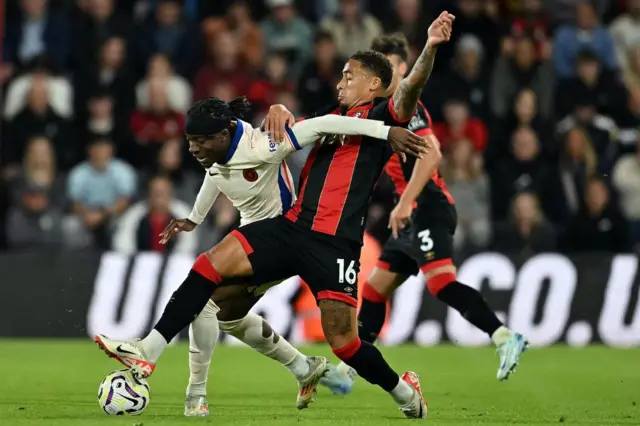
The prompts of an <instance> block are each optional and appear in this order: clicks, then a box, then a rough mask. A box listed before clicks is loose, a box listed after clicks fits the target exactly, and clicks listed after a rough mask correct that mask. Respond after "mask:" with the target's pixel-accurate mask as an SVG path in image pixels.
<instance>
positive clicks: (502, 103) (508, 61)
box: [490, 37, 554, 120]
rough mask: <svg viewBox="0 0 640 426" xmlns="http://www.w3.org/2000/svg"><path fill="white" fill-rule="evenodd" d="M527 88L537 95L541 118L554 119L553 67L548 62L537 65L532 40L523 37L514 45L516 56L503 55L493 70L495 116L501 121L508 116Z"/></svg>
mask: <svg viewBox="0 0 640 426" xmlns="http://www.w3.org/2000/svg"><path fill="white" fill-rule="evenodd" d="M524 89H531V90H532V91H533V92H535V97H536V101H537V105H535V109H536V111H537V112H538V113H539V115H540V117H541V118H542V119H544V120H549V119H551V118H552V110H553V89H554V76H553V67H552V66H551V64H549V63H548V62H538V61H537V60H536V56H535V51H534V45H533V42H532V40H531V39H529V38H524V37H523V38H520V39H519V40H517V41H516V42H515V47H514V53H513V56H511V57H506V56H504V55H503V56H501V57H500V58H499V59H498V60H497V61H496V65H495V67H494V69H493V76H492V78H491V92H490V93H491V97H490V102H491V111H492V112H493V114H494V116H495V117H496V118H498V119H503V118H506V117H508V116H509V112H510V111H511V106H512V105H513V100H514V99H515V97H516V95H517V94H518V93H519V92H521V91H522V90H524Z"/></svg>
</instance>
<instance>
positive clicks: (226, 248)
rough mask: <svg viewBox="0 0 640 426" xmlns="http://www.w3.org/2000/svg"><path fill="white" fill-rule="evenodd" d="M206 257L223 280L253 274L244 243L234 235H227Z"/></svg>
mask: <svg viewBox="0 0 640 426" xmlns="http://www.w3.org/2000/svg"><path fill="white" fill-rule="evenodd" d="M205 255H206V256H207V258H208V259H209V261H210V262H211V264H212V265H213V267H214V268H215V269H216V271H218V273H219V274H220V275H221V276H222V277H223V278H232V277H243V276H250V275H251V274H252V273H253V270H252V268H251V262H249V258H248V257H247V253H246V251H245V249H244V247H243V245H242V243H241V242H240V240H238V239H237V238H236V237H235V236H233V235H227V236H226V237H225V238H224V239H223V240H222V241H221V242H220V243H218V244H216V246H215V247H213V248H212V249H211V250H209V251H207V252H206V253H205Z"/></svg>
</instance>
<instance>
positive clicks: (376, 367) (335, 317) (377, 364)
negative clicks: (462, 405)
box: [318, 298, 427, 418]
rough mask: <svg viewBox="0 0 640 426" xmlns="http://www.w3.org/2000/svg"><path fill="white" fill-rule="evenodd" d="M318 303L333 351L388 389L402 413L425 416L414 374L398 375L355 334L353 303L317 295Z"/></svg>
mask: <svg viewBox="0 0 640 426" xmlns="http://www.w3.org/2000/svg"><path fill="white" fill-rule="evenodd" d="M318 305H319V307H320V313H321V318H322V329H323V331H324V334H325V337H326V339H327V342H328V343H329V344H330V345H331V348H332V349H333V353H334V354H335V355H336V356H337V357H338V358H340V359H341V360H342V361H344V362H345V363H346V364H348V365H349V366H351V367H352V368H354V369H355V370H356V371H357V372H358V374H359V375H360V377H362V378H364V379H365V380H366V381H368V382H369V383H371V384H373V385H378V386H380V387H381V388H382V389H384V390H385V391H386V392H388V393H389V394H390V395H391V397H392V398H393V400H394V401H395V402H396V404H397V405H398V407H399V408H400V410H401V411H402V412H403V413H404V414H405V416H407V417H409V418H426V416H427V405H426V402H425V401H424V398H423V397H422V393H421V390H420V382H419V378H418V375H417V374H416V373H414V372H406V373H404V374H403V375H402V377H400V376H399V375H398V374H397V373H396V372H395V371H394V370H393V369H392V368H391V367H390V366H389V364H388V363H387V361H386V360H385V359H384V357H383V356H382V353H380V351H379V350H378V349H377V348H376V347H375V346H374V345H373V344H371V343H369V342H366V341H364V340H361V339H360V338H359V337H358V328H357V314H356V307H355V304H348V303H345V302H344V301H341V300H335V299H328V298H327V299H321V300H320V302H319V304H318Z"/></svg>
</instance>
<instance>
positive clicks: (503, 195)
mask: <svg viewBox="0 0 640 426" xmlns="http://www.w3.org/2000/svg"><path fill="white" fill-rule="evenodd" d="M511 153H512V155H513V156H512V157H511V158H509V159H506V160H503V161H501V162H499V163H497V164H496V165H495V167H493V168H492V169H491V170H490V173H491V198H492V203H491V205H492V212H493V217H494V219H497V220H504V218H505V217H506V216H507V214H508V210H509V202H510V200H511V199H512V198H513V196H514V195H515V194H517V193H519V192H523V191H527V192H532V193H534V194H536V195H538V197H540V198H542V199H543V202H544V200H545V199H546V197H545V196H546V191H547V190H548V189H550V188H547V182H548V179H549V174H550V170H549V167H548V165H547V164H546V163H545V162H544V158H543V157H542V156H541V150H540V141H539V140H538V137H537V136H536V134H535V132H534V131H533V130H532V129H530V128H528V127H521V128H519V129H517V130H516V131H515V132H514V134H513V135H512V137H511Z"/></svg>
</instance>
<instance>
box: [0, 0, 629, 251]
mask: <svg viewBox="0 0 640 426" xmlns="http://www.w3.org/2000/svg"><path fill="white" fill-rule="evenodd" d="M6 3H8V4H7V5H6V10H5V11H4V25H3V43H2V64H1V65H0V84H1V85H2V98H1V99H2V100H1V101H0V102H1V107H2V134H1V160H2V161H1V164H0V172H1V175H0V206H1V208H0V224H2V226H1V227H0V246H1V247H3V248H5V249H9V250H18V249H29V250H32V249H36V248H88V247H94V248H99V249H115V250H119V251H122V252H125V253H132V252H135V251H139V250H155V251H160V252H169V251H173V252H185V253H196V252H197V251H198V250H201V249H203V248H208V247H210V246H211V245H212V244H213V243H215V242H216V241H217V240H219V239H220V238H221V236H223V235H224V234H225V233H226V232H228V231H229V230H230V229H231V228H233V227H234V226H236V225H237V223H238V215H237V212H236V211H235V209H234V208H233V206H231V205H230V203H229V202H228V200H226V199H225V198H224V197H220V199H218V201H217V202H216V204H215V206H214V208H213V210H212V212H211V214H210V217H209V219H208V221H207V222H206V223H205V224H203V226H201V227H199V228H198V229H197V231H196V232H193V233H190V234H183V235H181V236H180V237H179V238H178V239H176V240H175V241H174V242H173V243H172V244H170V245H169V246H166V247H165V246H160V245H159V244H158V238H157V235H158V234H159V233H160V231H161V230H162V229H163V228H164V227H165V226H166V224H167V223H168V222H169V221H170V219H171V218H173V217H177V218H183V217H186V216H187V215H188V214H189V212H190V210H191V205H192V203H193V201H194V200H195V197H196V195H197V192H198V189H199V187H200V183H201V180H202V178H203V176H204V173H203V171H202V170H201V169H200V168H199V167H200V166H199V165H198V164H197V162H195V161H194V160H193V159H192V158H191V157H190V155H189V153H188V151H187V146H186V143H185V142H184V139H183V134H182V132H183V126H184V114H185V113H186V111H187V110H188V108H189V105H190V104H191V103H192V102H193V101H194V100H197V99H200V98H203V97H206V96H217V97H219V98H222V99H225V100H230V99H231V98H233V97H235V96H238V95H247V97H248V98H249V100H250V101H251V102H252V103H253V106H254V110H253V112H252V117H251V118H250V119H251V120H252V121H253V122H254V123H255V124H258V123H260V121H261V119H262V117H263V116H264V114H265V113H266V111H267V110H268V108H269V106H270V105H272V104H276V103H279V104H284V105H285V106H286V107H287V108H288V109H289V110H291V111H292V112H293V113H294V114H295V115H296V116H303V115H305V114H310V113H313V112H314V111H315V110H318V109H321V108H323V107H325V106H327V105H328V104H332V103H335V86H336V83H337V81H338V80H339V79H340V73H341V69H342V66H343V64H344V58H345V57H348V56H349V55H350V54H352V53H354V52H355V51H357V50H360V49H366V48H368V47H369V46H370V44H371V42H372V40H373V39H374V38H375V37H376V36H378V35H381V34H384V33H389V32H402V33H404V34H405V35H406V37H407V39H408V40H409V42H410V46H411V54H410V56H411V58H410V59H411V61H413V60H414V59H415V58H416V57H417V55H419V53H420V51H421V50H422V47H423V45H424V42H425V41H426V34H427V28H428V26H429V24H430V22H431V21H432V20H433V19H434V18H435V17H436V16H437V15H438V14H439V13H440V12H441V11H442V10H445V9H446V10H448V11H450V12H452V13H454V14H455V15H456V17H457V18H456V21H455V23H454V33H453V36H452V39H451V41H450V42H449V43H448V44H447V45H444V46H443V47H441V48H440V49H439V51H438V54H437V58H436V65H435V68H434V72H433V75H432V76H431V79H430V80H429V82H428V83H427V86H426V87H425V90H424V91H423V95H422V101H423V103H424V104H425V105H426V107H427V108H428V110H429V112H430V114H431V117H432V119H433V123H434V124H433V130H434V133H435V135H436V136H437V137H438V139H439V140H440V142H441V144H442V150H443V153H444V158H443V162H442V164H441V172H442V175H443V176H444V178H445V180H446V182H447V185H448V187H449V189H450V192H451V193H452V194H453V196H454V198H455V200H456V204H457V208H458V214H459V224H458V230H457V232H456V238H455V244H456V249H457V250H459V251H461V252H465V251H475V250H486V249H491V250H500V251H503V250H504V251H506V252H508V253H513V254H522V255H528V254H532V253H539V252H545V251H561V252H577V251H603V252H629V251H632V250H634V249H637V248H638V247H639V245H640V0H591V1H585V0H298V1H294V0H244V1H241V0H238V1H236V0H215V1H212V0H127V1H124V0H120V1H117V0H58V1H56V0H13V1H12V0H9V1H8V2H6ZM304 155H305V153H304V152H301V153H298V154H297V155H296V156H294V157H292V158H290V159H289V161H290V165H291V167H292V169H293V170H294V173H295V171H296V170H299V169H300V167H301V165H302V164H303V162H304V159H305V158H304ZM391 188H392V186H391V185H390V182H389V181H388V180H386V179H384V178H383V179H382V180H381V182H380V184H379V186H378V188H377V189H376V193H375V194H374V197H373V199H372V208H371V209H370V217H369V221H368V230H369V232H370V234H371V235H373V236H374V237H375V238H376V239H378V240H380V241H382V240H384V239H385V238H386V237H387V236H388V230H387V227H386V224H387V222H386V221H387V215H388V213H389V211H390V209H391V208H392V207H393V202H394V196H393V192H392V189H391Z"/></svg>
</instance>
